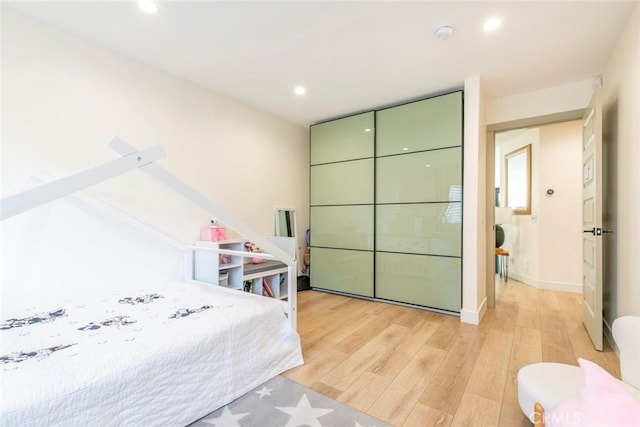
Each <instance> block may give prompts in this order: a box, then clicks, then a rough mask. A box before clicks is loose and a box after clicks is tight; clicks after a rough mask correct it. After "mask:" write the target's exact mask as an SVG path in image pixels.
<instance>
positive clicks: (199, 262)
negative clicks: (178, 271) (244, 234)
mask: <svg viewBox="0 0 640 427" xmlns="http://www.w3.org/2000/svg"><path fill="white" fill-rule="evenodd" d="M243 245H244V241H243V240H224V241H220V242H208V241H202V240H198V241H196V242H195V243H194V246H196V247H201V248H205V249H216V250H217V249H220V250H231V251H239V252H242V250H243ZM225 261H226V262H225ZM243 262H244V260H243V258H242V257H241V256H240V255H227V254H220V253H217V252H212V251H207V250H204V251H199V250H197V249H196V250H195V251H194V254H193V278H194V279H195V280H198V281H201V282H206V283H211V284H215V285H222V283H221V281H220V277H221V273H227V274H228V276H227V279H226V281H225V282H226V284H224V285H223V286H226V287H229V288H232V289H242V283H243V277H242V276H243V272H242V265H243Z"/></svg>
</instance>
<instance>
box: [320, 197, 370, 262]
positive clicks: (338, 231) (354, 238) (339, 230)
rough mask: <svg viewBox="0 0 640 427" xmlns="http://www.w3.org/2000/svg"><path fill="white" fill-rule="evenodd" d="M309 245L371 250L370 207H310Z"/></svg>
mask: <svg viewBox="0 0 640 427" xmlns="http://www.w3.org/2000/svg"><path fill="white" fill-rule="evenodd" d="M311 224H312V226H311V228H310V229H311V244H312V245H313V246H322V247H330V248H343V249H360V250H369V251H372V250H373V205H356V206H313V207H311Z"/></svg>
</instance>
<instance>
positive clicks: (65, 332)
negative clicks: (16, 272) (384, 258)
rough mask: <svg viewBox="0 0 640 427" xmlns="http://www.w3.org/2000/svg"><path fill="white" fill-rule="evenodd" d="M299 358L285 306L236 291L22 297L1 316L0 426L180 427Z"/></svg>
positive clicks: (172, 288) (172, 286)
mask: <svg viewBox="0 0 640 427" xmlns="http://www.w3.org/2000/svg"><path fill="white" fill-rule="evenodd" d="M7 314H9V313H3V316H5V315H7ZM300 364H302V354H301V349H300V339H299V336H298V334H297V333H296V332H295V331H294V330H293V329H292V328H291V326H290V324H289V322H288V321H287V319H286V318H285V316H284V313H283V310H282V307H281V306H280V304H279V303H278V302H277V301H275V300H272V299H268V298H264V297H260V296H256V295H249V294H245V293H242V292H239V291H233V290H228V289H223V288H218V287H216V286H207V285H199V284H192V283H168V284H165V285H163V286H160V287H145V288H140V289H136V290H132V291H118V292H112V293H107V294H106V295H100V296H91V297H78V298H69V299H64V300H61V301H58V302H55V303H50V302H47V303H46V305H45V304H42V303H37V304H36V305H33V306H30V304H29V303H28V302H27V303H26V304H25V306H24V307H16V310H15V312H12V313H10V317H6V318H5V317H3V318H2V319H0V390H1V399H0V405H1V406H0V425H3V426H5V425H6V426H18V425H110V426H111V425H112V426H115V425H118V426H121V425H136V426H140V425H162V426H181V425H186V424H188V423H190V422H192V421H194V420H196V419H198V418H200V417H202V416H204V415H206V414H207V413H209V412H211V411H213V410H214V409H216V408H218V407H220V406H222V405H225V404H227V403H229V402H231V401H232V400H234V399H235V398H237V397H239V396H241V395H243V394H244V393H246V392H248V391H250V390H251V389H253V388H255V387H256V386H258V385H260V384H261V383H263V382H265V381H267V380H268V379H270V378H272V377H274V376H275V375H278V374H279V373H281V372H283V371H285V370H287V369H290V368H293V367H295V366H298V365H300Z"/></svg>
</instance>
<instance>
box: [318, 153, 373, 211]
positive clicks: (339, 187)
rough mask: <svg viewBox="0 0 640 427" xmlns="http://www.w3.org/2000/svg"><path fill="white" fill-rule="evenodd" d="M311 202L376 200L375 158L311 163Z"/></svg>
mask: <svg viewBox="0 0 640 427" xmlns="http://www.w3.org/2000/svg"><path fill="white" fill-rule="evenodd" d="M310 199H311V206H315V205H357V204H372V203H373V159H365V160H353V161H349V162H341V163H332V164H327V165H317V166H311V195H310Z"/></svg>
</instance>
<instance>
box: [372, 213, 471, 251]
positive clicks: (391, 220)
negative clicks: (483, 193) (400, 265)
mask: <svg viewBox="0 0 640 427" xmlns="http://www.w3.org/2000/svg"><path fill="white" fill-rule="evenodd" d="M461 246H462V204H461V203H425V204H417V203H411V204H402V205H378V206H376V250H378V251H383V252H401V253H412V254H425V255H445V256H461V255H462V251H461Z"/></svg>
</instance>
